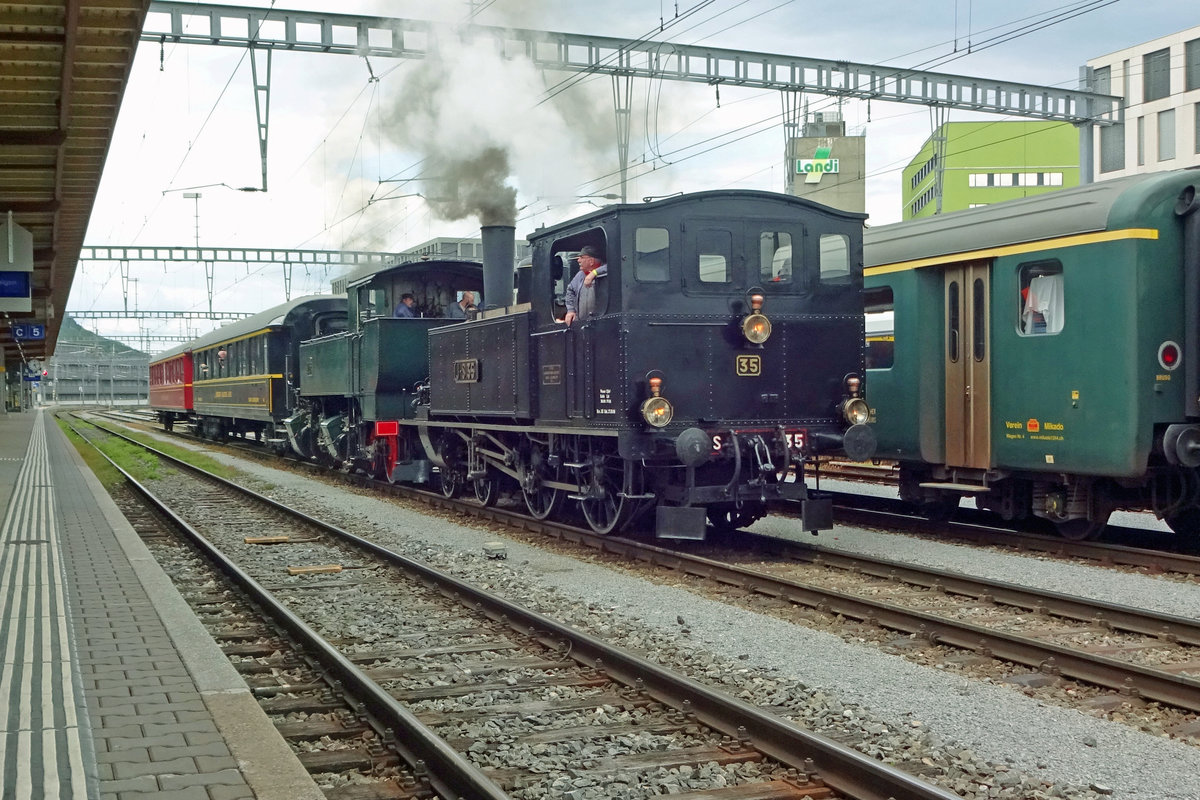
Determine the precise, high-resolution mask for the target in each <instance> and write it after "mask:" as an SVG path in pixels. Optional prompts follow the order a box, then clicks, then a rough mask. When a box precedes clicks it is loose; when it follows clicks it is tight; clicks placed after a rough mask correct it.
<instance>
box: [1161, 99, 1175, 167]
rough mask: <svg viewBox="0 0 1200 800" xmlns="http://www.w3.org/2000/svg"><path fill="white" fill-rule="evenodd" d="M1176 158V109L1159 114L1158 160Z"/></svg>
mask: <svg viewBox="0 0 1200 800" xmlns="http://www.w3.org/2000/svg"><path fill="white" fill-rule="evenodd" d="M1174 157H1175V109H1173V108H1169V109H1167V110H1166V111H1160V112H1158V160H1159V161H1170V160H1171V159H1172V158H1174Z"/></svg>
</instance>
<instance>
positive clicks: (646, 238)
mask: <svg viewBox="0 0 1200 800" xmlns="http://www.w3.org/2000/svg"><path fill="white" fill-rule="evenodd" d="M670 256H671V234H670V232H669V231H668V230H667V229H666V228H638V229H637V230H636V231H634V233H633V276H634V278H636V279H637V280H638V281H640V282H642V283H662V282H663V281H666V280H667V279H668V278H670V277H671V258H670Z"/></svg>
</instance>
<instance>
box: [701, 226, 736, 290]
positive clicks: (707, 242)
mask: <svg viewBox="0 0 1200 800" xmlns="http://www.w3.org/2000/svg"><path fill="white" fill-rule="evenodd" d="M696 254H697V255H698V256H699V257H700V265H699V267H700V281H701V283H731V282H732V280H733V275H732V272H731V265H732V263H733V235H732V234H731V233H730V232H729V231H722V230H704V231H699V232H698V233H697V234H696Z"/></svg>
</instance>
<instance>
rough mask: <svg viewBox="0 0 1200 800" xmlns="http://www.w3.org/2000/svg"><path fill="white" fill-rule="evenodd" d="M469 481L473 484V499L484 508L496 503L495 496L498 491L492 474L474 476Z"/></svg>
mask: <svg viewBox="0 0 1200 800" xmlns="http://www.w3.org/2000/svg"><path fill="white" fill-rule="evenodd" d="M471 483H472V484H474V486H475V499H476V500H478V501H479V505H481V506H484V507H485V508H486V507H491V506H494V505H496V498H497V496H498V495H499V494H500V491H499V487H498V486H497V484H496V478H495V477H494V476H492V475H488V476H486V477H483V478H476V479H475V480H473V481H471Z"/></svg>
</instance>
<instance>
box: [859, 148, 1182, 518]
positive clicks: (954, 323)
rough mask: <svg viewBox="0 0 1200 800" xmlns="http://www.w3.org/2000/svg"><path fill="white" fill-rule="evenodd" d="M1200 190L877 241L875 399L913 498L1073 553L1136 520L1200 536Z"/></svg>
mask: <svg viewBox="0 0 1200 800" xmlns="http://www.w3.org/2000/svg"><path fill="white" fill-rule="evenodd" d="M1198 186H1200V171H1196V170H1183V171H1179V172H1173V173H1155V174H1148V175H1139V176H1134V177H1129V178H1121V179H1116V180H1111V181H1103V182H1100V183H1096V184H1090V185H1087V186H1084V187H1080V188H1077V189H1069V190H1064V191H1060V192H1054V193H1050V194H1044V195H1040V196H1037V197H1033V198H1029V199H1026V200H1019V201H1013V202H1008V203H1002V204H998V205H994V206H987V207H983V208H978V209H973V210H968V211H962V212H956V213H953V214H947V215H944V216H939V217H932V218H929V219H924V220H918V221H913V222H907V223H900V224H897V225H888V226H882V227H879V228H874V229H871V230H868V231H867V233H866V237H865V252H866V286H867V311H868V322H867V326H868V330H869V331H871V332H872V334H873V340H874V341H873V342H872V347H871V352H872V355H871V356H870V360H869V361H868V376H869V378H868V382H867V385H868V387H869V391H868V394H867V400H868V402H869V403H870V406H871V411H872V416H873V419H874V420H875V422H876V432H877V435H878V439H879V449H878V453H877V456H878V457H879V458H886V459H895V460H896V461H898V462H899V465H900V492H901V496H902V497H903V498H904V499H906V500H909V501H912V502H915V503H919V504H921V505H923V506H925V507H926V508H927V509H928V510H930V511H933V512H941V513H945V512H946V511H947V510H949V509H951V508H956V507H957V506H958V502H959V500H960V498H961V497H963V496H973V497H975V498H976V502H977V504H978V505H979V506H980V507H983V508H988V509H991V510H993V511H995V512H998V513H999V514H1000V515H1001V516H1002V517H1004V518H1005V519H1020V518H1025V517H1028V516H1030V515H1032V516H1037V517H1043V518H1045V519H1047V520H1050V521H1051V522H1053V523H1055V524H1056V525H1057V526H1058V529H1059V531H1060V533H1061V534H1062V535H1063V536H1066V537H1069V538H1087V537H1092V536H1095V535H1098V534H1099V533H1100V531H1101V530H1102V529H1103V527H1104V525H1105V524H1106V522H1107V520H1108V518H1109V515H1110V514H1111V513H1112V511H1113V510H1115V509H1118V508H1126V509H1148V510H1151V511H1153V512H1154V513H1155V514H1157V515H1159V516H1160V517H1162V518H1164V519H1165V520H1166V522H1167V523H1168V524H1169V525H1170V526H1171V528H1172V529H1174V530H1175V531H1176V532H1178V533H1186V534H1190V535H1194V534H1197V533H1200V472H1198V471H1197V468H1198V467H1200V213H1198V212H1197V207H1198V205H1200V201H1198V200H1197V187H1198ZM889 319H890V322H891V324H890V326H889V325H888V322H889ZM873 321H874V322H876V323H878V324H876V325H872V322H873ZM888 328H890V334H888V333H885V331H886V329H888Z"/></svg>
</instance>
